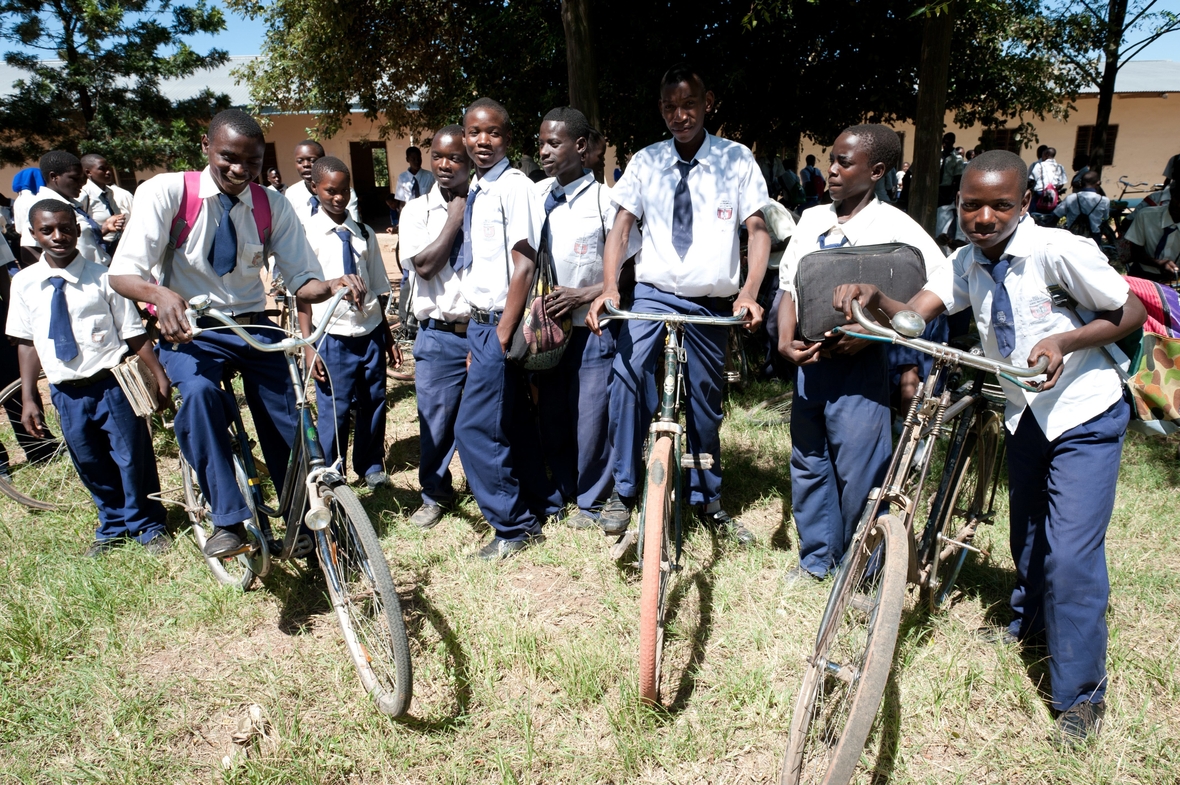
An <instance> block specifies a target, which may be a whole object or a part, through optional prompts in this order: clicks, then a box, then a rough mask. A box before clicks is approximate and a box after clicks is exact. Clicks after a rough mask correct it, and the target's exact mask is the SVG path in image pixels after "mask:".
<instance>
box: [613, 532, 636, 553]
mask: <svg viewBox="0 0 1180 785" xmlns="http://www.w3.org/2000/svg"><path fill="white" fill-rule="evenodd" d="M635 539H636V534H635V531H634V530H633V529H628V530H627V531H625V532H623V533H622V534H621V535H619V539H617V540H615V544H614V545H612V546H610V557H611V559H613V560H614V561H619V560H620V559H622V558H623V556H625V555H626V554H627V550H628V549H629V548H630V547H631V546H632V545H634V544H635Z"/></svg>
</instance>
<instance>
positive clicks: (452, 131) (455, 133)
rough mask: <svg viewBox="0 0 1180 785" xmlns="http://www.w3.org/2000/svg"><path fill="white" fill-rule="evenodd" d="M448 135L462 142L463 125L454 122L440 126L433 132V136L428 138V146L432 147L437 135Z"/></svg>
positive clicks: (437, 137) (437, 138)
mask: <svg viewBox="0 0 1180 785" xmlns="http://www.w3.org/2000/svg"><path fill="white" fill-rule="evenodd" d="M442 136H449V137H451V138H452V139H458V140H459V142H460V143H462V142H463V126H461V125H458V124H456V123H451V124H450V125H444V126H443V127H442V128H440V129H438V130H437V131H435V132H434V137H433V138H432V139H431V140H430V146H431V147H434V143H435V142H437V141H438V140H439V137H442Z"/></svg>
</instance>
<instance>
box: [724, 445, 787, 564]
mask: <svg viewBox="0 0 1180 785" xmlns="http://www.w3.org/2000/svg"><path fill="white" fill-rule="evenodd" d="M723 460H724V478H725V480H724V485H723V488H724V490H723V494H724V499H725V506H726V508H727V509H728V510H729V512H730V514H731V515H733V517H735V518H740V517H741V516H742V513H744V512H746V511H747V510H749V509H751V508H753V507H754V506H755V505H756V504H757V503H758V502H759V501H760V500H762V499H765V498H766V497H767V496H768V495H772V494H773V495H775V496H778V497H779V498H781V499H782V509H783V516H782V520H781V521H780V522H779V524H778V526H776V527H775V529H774V532H773V534H771V538H770V547H771V548H775V549H778V550H790V549H791V527H790V525H789V523H790V509H791V501H790V500H791V472H790V467H789V464H788V463H787V462H784V463H783V464H782V466H781V467H778V468H775V469H767V468H766V467H765V466H764V465H762V464H764V463H765V455H764V454H762V453H761V452H759V451H758V449H757V447H756V446H753V445H751V446H750V447H746V448H743V447H729V448H727V449H726V450H725V453H724V456H723Z"/></svg>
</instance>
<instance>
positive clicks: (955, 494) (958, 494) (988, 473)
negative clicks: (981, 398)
mask: <svg viewBox="0 0 1180 785" xmlns="http://www.w3.org/2000/svg"><path fill="white" fill-rule="evenodd" d="M1002 427H1003V426H1002V424H1001V421H1000V415H999V414H998V413H997V412H994V411H992V410H991V409H984V410H982V411H981V412H980V413H979V414H978V415H977V416H976V417H975V418H974V420H973V421H972V423H971V430H970V431H968V433H967V434H966V438H965V439H964V440H963V446H962V448H961V449H960V450H959V455H958V459H957V460H956V463H955V467H954V472H955V474H954V476H953V477H952V484H951V488H952V491H951V492H950V493H949V494H947V496H946V498H945V499H944V501H943V503H942V504H941V505H940V506H939V509H938V511H937V512H936V516H937V517H936V518H935V520H936V521H937V522H938V523H937V532H938V533H939V534H940V535H941V539H936V540H935V541H934V542H933V543H932V544H931V547H930V554H931V557H930V562H931V563H930V571H929V577H928V578H927V581H926V585H925V586H923V587H922V594H923V596H924V597H925V599H926V603H927V606H928V607H929V609H930V611H931V612H938V611H940V610H941V609H942V608H943V607H945V605H946V601H947V598H948V597H950V594H951V591H952V590H953V589H954V587H955V582H956V581H957V580H958V578H959V572H960V571H961V570H962V569H963V564H964V563H965V562H966V561H967V555H968V554H969V553H970V551H968V550H967V549H966V548H962V547H957V546H956V544H957V543H958V544H967V545H970V544H971V542H972V540H974V539H975V532H976V531H977V530H978V528H979V524H980V523H981V522H982V521H983V520H985V519H986V517H987V516H988V515H989V514H990V513H991V504H992V499H993V494H992V492H991V490H992V488H991V486H992V482H993V480H994V479H995V470H996V457H997V455H998V454H999V446H1000V429H1001V428H1002Z"/></svg>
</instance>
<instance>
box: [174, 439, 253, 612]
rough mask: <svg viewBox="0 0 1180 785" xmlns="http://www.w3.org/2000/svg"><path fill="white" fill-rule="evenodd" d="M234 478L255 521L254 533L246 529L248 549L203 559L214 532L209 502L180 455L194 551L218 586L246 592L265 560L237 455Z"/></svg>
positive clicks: (244, 476)
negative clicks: (197, 553) (198, 553)
mask: <svg viewBox="0 0 1180 785" xmlns="http://www.w3.org/2000/svg"><path fill="white" fill-rule="evenodd" d="M234 475H235V476H236V477H237V480H238V490H240V491H241V492H242V495H243V496H244V497H245V498H246V505H247V506H248V507H249V508H250V513H251V515H252V516H253V518H254V521H253V523H252V526H253V528H254V530H253V531H251V530H250V529H251V526H247V527H246V539H247V541H248V542H249V543H250V546H251V550H250V551H249V552H247V553H240V554H238V555H237V556H230V557H228V558H224V559H223V558H211V557H209V556H205V543H206V542H207V541H208V539H209V538H210V537H212V536H213V530H214V527H213V522H212V521H210V520H209V500H208V499H206V498H205V494H204V492H203V491H202V490H201V487H200V485H199V484H198V482H197V473H196V471H195V470H194V469H193V467H192V466H190V465H189V463H188V461H186V460H185V459H184V454H183V453H182V454H181V455H180V479H181V482H182V483H183V485H184V509H185V512H186V513H188V519H189V521H191V522H192V533H193V539H194V540H195V541H196V543H197V550H199V551H200V552H201V557H202V558H203V559H204V560H205V564H206V565H208V567H209V571H210V572H212V573H213V577H214V578H216V579H217V582H218V583H221V584H224V585H226V586H233V587H234V588H237V589H240V590H242V591H247V590H248V589H249V588H250V587H251V586H253V585H254V579H255V578H256V577H257V576H258V572H265V568H264V567H259V570H258V572H256V571H255V567H256V566H259V561H260V560H261V559H265V558H267V555H266V554H265V552H264V549H265V547H266V546H265V545H264V544H263V542H262V537H261V536H260V534H261V533H260V531H259V530H258V528H257V525H258V512H257V510H255V509H254V497H253V496H251V495H250V484H249V480H248V479H247V478H246V471H245V469H244V468H243V467H242V462H241V459H240V458H238V456H236V455H235V456H234ZM268 561H269V559H268Z"/></svg>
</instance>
